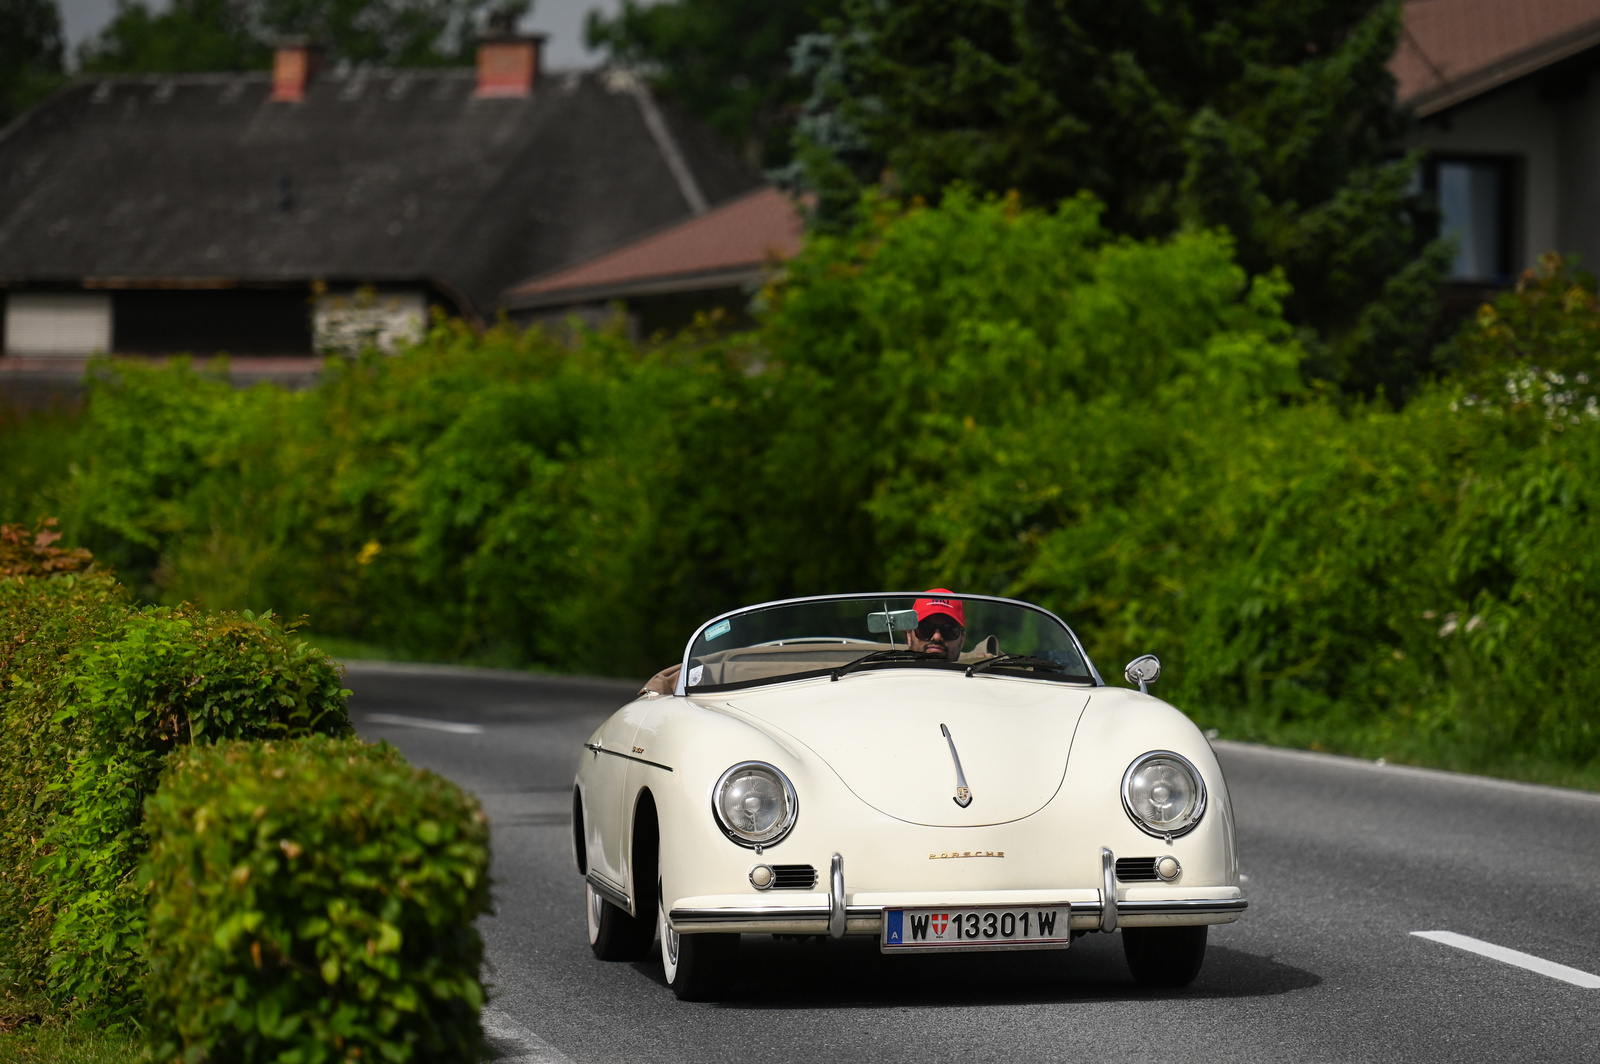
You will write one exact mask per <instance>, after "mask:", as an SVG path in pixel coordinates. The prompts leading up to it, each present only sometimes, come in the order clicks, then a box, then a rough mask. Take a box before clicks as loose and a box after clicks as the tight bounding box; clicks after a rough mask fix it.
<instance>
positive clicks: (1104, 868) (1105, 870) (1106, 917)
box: [1100, 846, 1117, 935]
mask: <svg viewBox="0 0 1600 1064" xmlns="http://www.w3.org/2000/svg"><path fill="white" fill-rule="evenodd" d="M1116 869H1117V856H1116V854H1114V853H1112V852H1111V848H1110V847H1108V846H1102V847H1100V930H1101V931H1103V932H1104V933H1106V934H1108V935H1109V934H1110V933H1111V932H1113V931H1115V930H1116V929H1117V871H1116Z"/></svg>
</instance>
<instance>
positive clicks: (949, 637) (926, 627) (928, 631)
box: [917, 620, 966, 643]
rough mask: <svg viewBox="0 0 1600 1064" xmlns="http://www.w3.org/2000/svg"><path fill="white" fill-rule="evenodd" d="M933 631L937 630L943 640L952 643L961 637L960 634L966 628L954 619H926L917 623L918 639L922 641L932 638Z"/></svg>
mask: <svg viewBox="0 0 1600 1064" xmlns="http://www.w3.org/2000/svg"><path fill="white" fill-rule="evenodd" d="M935 632H938V633H939V634H940V635H942V636H944V638H945V642H947V643H953V642H955V641H956V640H957V639H960V638H961V636H962V635H963V634H964V633H965V632H966V629H965V628H963V627H961V625H959V624H957V623H956V622H955V621H935V620H926V621H923V622H922V623H921V624H919V625H917V638H918V639H921V640H924V641H926V640H929V639H932V638H933V633H935Z"/></svg>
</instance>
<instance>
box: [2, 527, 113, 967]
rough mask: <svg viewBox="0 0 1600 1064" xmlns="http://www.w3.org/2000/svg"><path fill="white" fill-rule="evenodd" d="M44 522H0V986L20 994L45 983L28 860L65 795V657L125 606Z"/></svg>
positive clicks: (37, 854) (103, 632)
mask: <svg viewBox="0 0 1600 1064" xmlns="http://www.w3.org/2000/svg"><path fill="white" fill-rule="evenodd" d="M51 531H52V530H51V529H50V528H49V526H48V525H43V526H41V527H40V528H39V529H37V530H36V532H34V533H28V532H25V531H24V530H22V529H20V528H17V527H14V526H5V527H0V986H3V987H4V989H5V990H6V991H10V992H13V993H16V992H22V993H28V994H32V993H35V992H38V991H41V990H43V989H44V985H45V975H46V970H47V965H48V959H49V942H50V931H51V928H52V926H53V924H54V916H53V913H52V911H51V909H50V908H49V906H47V905H46V904H44V901H43V896H44V894H45V893H46V892H47V890H48V889H49V887H50V881H49V880H48V878H47V877H45V876H42V875H40V874H39V873H38V872H37V871H36V870H35V865H36V863H37V862H38V861H39V860H40V859H41V858H42V857H44V856H45V855H46V853H47V852H48V847H47V844H46V841H45V835H46V833H47V831H48V830H49V827H50V825H51V824H52V823H54V822H55V821H56V818H57V816H58V815H59V813H60V812H61V810H62V809H63V808H64V807H66V806H67V805H68V804H69V803H68V795H67V792H66V789H65V788H64V787H62V786H61V784H62V782H63V781H64V780H65V778H66V776H67V774H68V759H69V756H70V752H71V749H72V746H71V743H70V741H69V739H70V729H69V728H67V727H64V726H63V725H62V723H61V722H58V721H56V720H55V719H54V717H55V714H56V712H57V711H58V710H59V709H60V708H61V697H60V689H61V678H62V675H63V672H64V670H65V662H66V660H67V659H68V658H70V656H71V654H72V652H73V650H74V648H75V647H77V646H78V645H79V644H80V643H86V642H87V643H92V642H94V641H95V640H96V639H102V638H107V637H108V635H109V634H110V633H112V632H114V631H115V630H116V626H117V625H118V624H119V623H120V621H121V620H122V618H123V617H124V616H125V615H126V614H127V612H128V605H127V601H126V597H125V596H124V594H123V591H122V588H121V587H120V586H119V585H118V584H117V582H116V580H115V579H113V578H112V577H111V576H109V575H108V574H105V573H101V572H96V571H94V570H93V568H92V564H91V563H90V562H89V561H88V560H87V559H80V561H81V562H82V564H81V565H78V566H71V567H69V566H67V565H66V564H65V554H66V552H61V551H59V550H58V549H57V548H53V547H52V546H51V542H52V541H51V539H50V536H49V533H50V532H51ZM40 533H44V535H40Z"/></svg>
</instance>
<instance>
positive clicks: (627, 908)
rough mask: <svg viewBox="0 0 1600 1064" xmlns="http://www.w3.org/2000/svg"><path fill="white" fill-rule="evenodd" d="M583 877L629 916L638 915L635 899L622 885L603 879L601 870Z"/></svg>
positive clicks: (595, 890)
mask: <svg viewBox="0 0 1600 1064" xmlns="http://www.w3.org/2000/svg"><path fill="white" fill-rule="evenodd" d="M583 878H584V879H586V880H588V882H589V885H590V886H591V887H593V888H594V892H595V893H596V894H598V895H600V896H601V897H602V898H604V899H605V900H606V901H609V902H610V903H611V904H612V905H615V906H616V907H617V908H619V909H621V910H622V911H623V912H625V913H627V914H628V915H629V916H637V915H638V914H637V913H635V912H634V911H633V899H632V898H630V897H628V895H627V894H626V893H625V892H624V891H623V889H622V888H621V887H619V886H617V885H615V884H614V883H611V882H609V881H607V880H605V879H602V878H601V876H600V873H599V872H590V873H589V874H588V875H587V876H584V877H583Z"/></svg>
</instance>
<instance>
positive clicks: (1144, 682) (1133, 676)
mask: <svg viewBox="0 0 1600 1064" xmlns="http://www.w3.org/2000/svg"><path fill="white" fill-rule="evenodd" d="M1122 675H1123V676H1124V677H1125V678H1126V679H1127V681H1128V682H1129V683H1136V684H1138V685H1139V693H1140V694H1142V695H1147V694H1149V693H1150V685H1151V684H1153V683H1155V682H1156V681H1157V680H1159V679H1160V678H1161V659H1160V658H1158V657H1156V656H1155V655H1154V654H1144V655H1142V656H1140V657H1137V658H1134V659H1133V660H1132V661H1130V662H1128V667H1127V668H1126V669H1123V670H1122Z"/></svg>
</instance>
